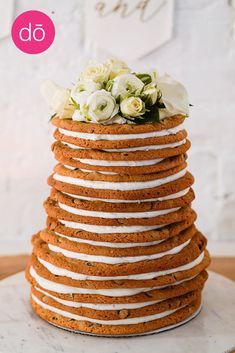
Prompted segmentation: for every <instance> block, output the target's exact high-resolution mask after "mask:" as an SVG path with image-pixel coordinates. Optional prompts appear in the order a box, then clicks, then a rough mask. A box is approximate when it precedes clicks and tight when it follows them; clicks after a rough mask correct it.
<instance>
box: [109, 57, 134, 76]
mask: <svg viewBox="0 0 235 353" xmlns="http://www.w3.org/2000/svg"><path fill="white" fill-rule="evenodd" d="M107 64H108V66H109V68H110V77H109V79H110V80H112V79H114V78H115V77H117V76H119V75H122V74H127V73H130V72H131V69H130V68H129V67H128V66H127V65H126V64H125V63H124V62H123V61H120V60H116V59H109V60H107Z"/></svg>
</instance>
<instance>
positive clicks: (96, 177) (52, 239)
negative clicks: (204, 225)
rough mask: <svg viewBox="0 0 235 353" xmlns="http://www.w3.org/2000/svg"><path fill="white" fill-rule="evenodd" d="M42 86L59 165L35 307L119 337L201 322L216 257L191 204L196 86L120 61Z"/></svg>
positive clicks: (34, 270) (38, 264)
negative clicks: (67, 84)
mask: <svg viewBox="0 0 235 353" xmlns="http://www.w3.org/2000/svg"><path fill="white" fill-rule="evenodd" d="M42 91H43V94H44V96H45V98H46V99H47V100H48V101H49V103H50V106H51V108H52V109H53V110H54V112H55V113H56V114H55V115H54V116H53V118H52V123H53V124H54V125H55V127H56V130H55V134H54V136H55V139H56V142H55V143H54V144H53V145H52V150H53V152H54V155H55V158H56V160H57V161H58V164H57V165H56V166H55V168H54V173H53V174H52V175H51V176H50V177H49V179H48V182H49V185H50V186H51V193H50V197H49V198H48V199H47V200H46V201H45V204H44V206H45V210H46V212H47V215H48V218H47V223H46V228H45V229H43V230H42V231H40V232H39V233H37V234H35V235H34V236H33V254H32V256H31V260H30V264H29V266H28V268H27V271H26V276H27V279H28V281H29V282H30V284H31V286H32V288H31V304H32V307H33V309H34V310H35V312H36V313H37V314H38V315H39V316H41V317H42V318H43V319H45V320H47V321H48V322H50V323H52V324H54V325H56V326H59V327H63V328H66V329H70V330H75V331H78V332H83V333H88V334H95V335H111V336H116V335H132V334H134V335H136V334H144V333H150V332H155V331H157V330H159V329H166V328H169V327H172V326H173V327H174V326H177V325H178V324H180V323H183V322H185V321H187V320H189V319H190V318H192V317H194V316H195V315H196V314H197V313H198V312H199V310H200V307H201V292H202V289H203V286H204V283H205V281H206V279H207V272H206V268H207V267H208V265H209V262H210V259H209V255H208V252H207V250H206V239H205V237H204V236H203V235H202V234H201V233H200V232H199V231H198V230H197V228H196V227H195V225H194V222H195V220H196V213H195V212H194V211H193V209H192V208H191V203H192V201H193V199H194V192H193V190H192V184H193V176H192V175H191V174H190V172H188V171H187V162H186V160H187V155H186V152H187V151H188V149H189V147H190V142H189V141H188V139H187V132H186V131H185V129H184V127H183V122H184V119H185V117H186V116H187V114H188V101H187V94H186V91H185V88H184V87H183V86H182V85H181V84H180V83H178V82H177V81H174V80H173V79H172V78H171V77H170V76H168V75H164V76H158V75H157V74H156V73H155V72H154V73H152V74H134V73H131V71H130V69H129V68H128V67H127V66H126V65H125V64H124V63H122V62H119V61H115V60H109V61H107V62H106V63H104V64H99V63H91V64H89V65H88V66H87V67H86V68H85V70H84V71H83V72H82V74H81V75H80V77H79V79H78V82H77V83H76V85H75V86H74V87H73V88H72V90H69V89H63V88H60V87H58V86H56V85H55V84H53V83H51V82H46V83H45V84H44V85H43V87H42Z"/></svg>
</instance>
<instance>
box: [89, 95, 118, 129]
mask: <svg viewBox="0 0 235 353" xmlns="http://www.w3.org/2000/svg"><path fill="white" fill-rule="evenodd" d="M118 110H119V106H118V104H117V103H116V100H115V99H114V97H113V96H112V95H111V93H110V92H107V91H105V90H104V89H102V90H99V91H96V92H94V93H92V94H91V95H90V96H89V97H88V98H87V102H86V105H85V106H84V109H83V111H84V113H85V114H86V117H87V119H88V120H91V121H92V122H95V123H100V122H101V123H102V122H105V121H107V120H109V119H111V118H112V117H113V116H115V115H116V114H117V112H118Z"/></svg>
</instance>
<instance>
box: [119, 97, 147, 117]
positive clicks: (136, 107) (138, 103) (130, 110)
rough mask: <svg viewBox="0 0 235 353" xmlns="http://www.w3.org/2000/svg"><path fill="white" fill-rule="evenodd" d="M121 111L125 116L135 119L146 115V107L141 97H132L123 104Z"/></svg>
mask: <svg viewBox="0 0 235 353" xmlns="http://www.w3.org/2000/svg"><path fill="white" fill-rule="evenodd" d="M120 110H121V112H122V114H123V115H124V116H129V117H133V118H134V117H137V116H140V115H143V114H144V113H145V106H144V102H143V101H142V100H141V99H140V98H139V97H130V98H126V99H124V100H123V101H122V102H121V104H120Z"/></svg>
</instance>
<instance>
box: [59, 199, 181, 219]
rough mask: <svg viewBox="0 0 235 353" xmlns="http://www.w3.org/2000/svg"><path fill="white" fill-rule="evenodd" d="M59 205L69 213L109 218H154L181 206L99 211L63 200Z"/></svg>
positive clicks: (176, 209)
mask: <svg viewBox="0 0 235 353" xmlns="http://www.w3.org/2000/svg"><path fill="white" fill-rule="evenodd" d="M58 205H59V207H60V208H61V209H62V210H64V211H66V212H69V213H72V214H75V215H79V216H85V217H98V218H109V219H117V218H125V219H129V218H152V217H157V216H162V215H166V214H169V213H172V212H175V211H178V210H179V209H180V207H175V208H170V209H166V210H157V211H149V212H147V211H146V212H124V213H122V212H99V211H89V210H82V209H78V208H75V207H71V206H68V205H65V204H63V203H61V202H58Z"/></svg>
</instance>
